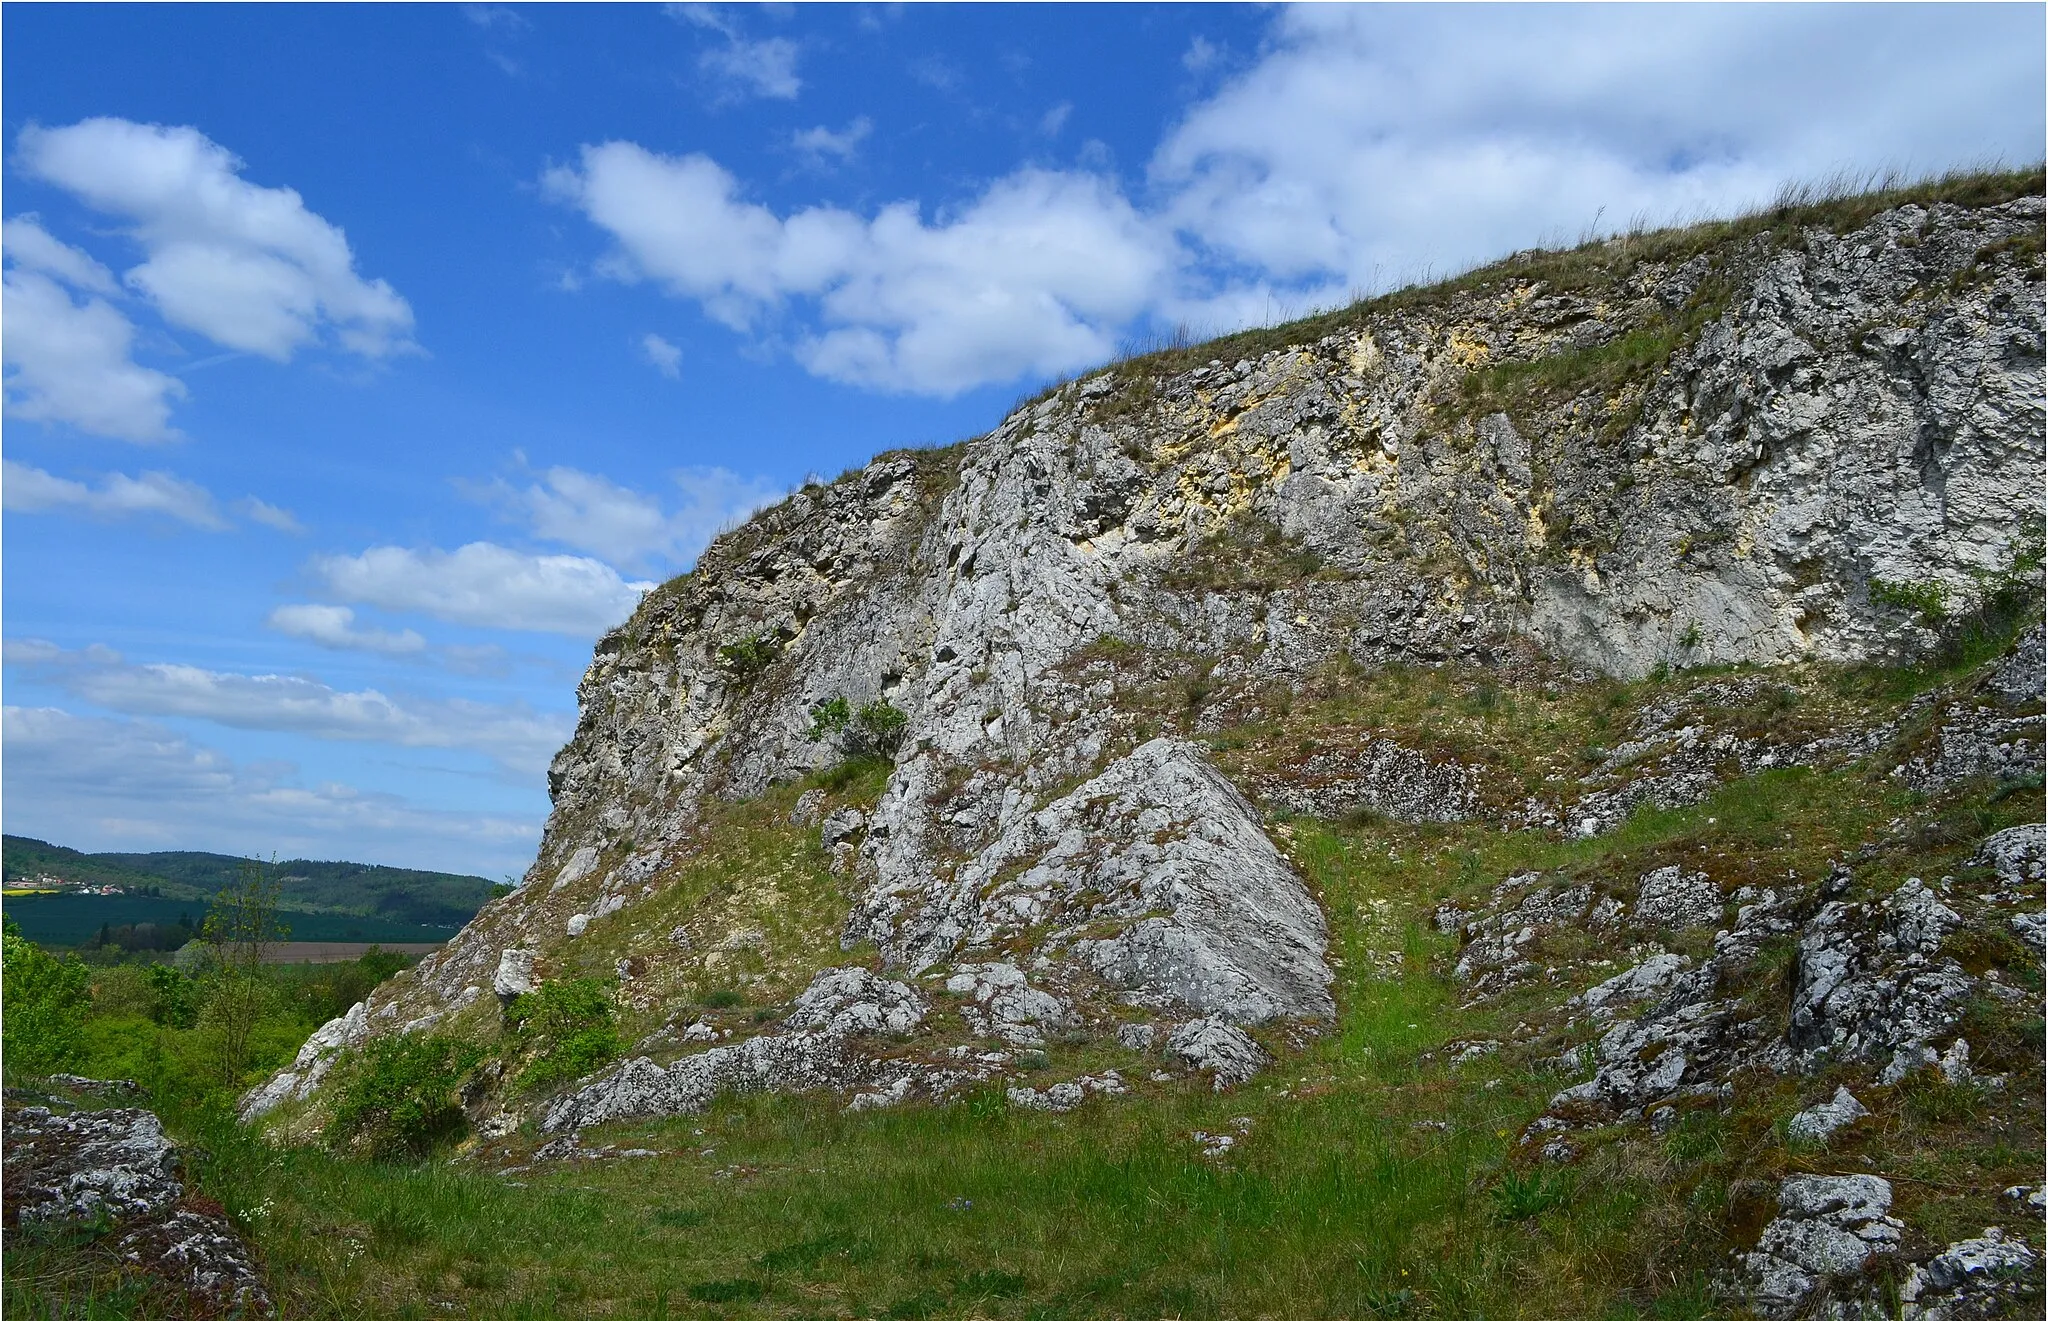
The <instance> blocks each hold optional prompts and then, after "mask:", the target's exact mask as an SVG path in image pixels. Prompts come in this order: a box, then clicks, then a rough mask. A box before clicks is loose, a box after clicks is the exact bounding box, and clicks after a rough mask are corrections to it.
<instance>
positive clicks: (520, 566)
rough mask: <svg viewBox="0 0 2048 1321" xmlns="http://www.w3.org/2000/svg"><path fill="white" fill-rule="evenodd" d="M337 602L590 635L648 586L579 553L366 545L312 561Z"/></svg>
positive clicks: (488, 545) (484, 544) (485, 545)
mask: <svg viewBox="0 0 2048 1321" xmlns="http://www.w3.org/2000/svg"><path fill="white" fill-rule="evenodd" d="M311 568H312V571H313V574H314V576H315V577H317V578H318V579H319V580H320V582H321V584H322V586H324V587H325V588H326V590H327V591H328V592H329V593H331V594H332V595H334V596H337V597H339V598H341V599H342V600H344V601H353V602H357V603H359V604H363V605H374V606H378V607H380V608H382V609H385V610H392V611H412V612H417V613H419V614H424V615H430V616H432V617H434V618H436V619H444V620H447V621H449V622H450V623H456V624H470V625H474V626H476V627H479V628H505V629H517V630H523V631H529V632H537V633H564V634H567V635H569V636H571V637H578V638H592V637H596V636H597V635H598V634H600V633H602V632H604V631H605V630H606V629H608V628H611V627H612V626H614V625H616V624H618V623H620V622H621V621H622V620H624V619H625V618H626V616H627V615H629V614H631V613H632V612H633V608H634V607H635V606H636V605H638V604H639V603H640V597H641V596H642V595H643V594H644V593H646V592H648V591H649V590H651V589H652V588H653V587H654V584H653V583H651V582H627V581H626V580H625V579H623V578H621V577H620V576H619V574H618V571H617V570H615V569H613V568H612V567H611V566H610V565H608V564H605V563H603V562H601V561H598V560H594V559H590V558H588V557H586V556H582V555H530V554H527V553H525V552H523V551H517V550H512V549H510V548H509V547H505V546H499V545H496V544H494V543H492V542H488V541H473V542H471V543H469V544H468V545H466V546H462V547H460V548H458V549H456V550H452V551H444V550H411V549H408V548H406V547H403V546H372V547H371V548H370V549H368V550H366V551H364V552H363V553H362V554H360V555H323V556H320V557H318V558H316V559H315V560H314V561H313V563H312V566H311Z"/></svg>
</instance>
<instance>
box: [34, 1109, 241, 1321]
mask: <svg viewBox="0 0 2048 1321" xmlns="http://www.w3.org/2000/svg"><path fill="white" fill-rule="evenodd" d="M85 1081H87V1082H91V1081H92V1080H91V1079H86V1080H85ZM5 1147H6V1169H7V1210H8V1219H9V1220H10V1221H13V1222H16V1223H21V1224H39V1223H41V1224H50V1223H69V1224H74V1225H85V1226H93V1225H105V1226H109V1227H110V1228H109V1229H108V1238H107V1240H106V1241H108V1242H110V1244H111V1247H112V1250H113V1252H114V1254H115V1255H116V1256H118V1257H119V1258H120V1259H122V1260H123V1261H125V1262H128V1263H130V1264H131V1265H133V1266H134V1267H136V1268H137V1269H139V1270H141V1271H143V1272H145V1273H147V1274H148V1275H151V1276H154V1277H156V1278H157V1279H159V1280H162V1281H164V1282H165V1284H166V1285H168V1286H169V1287H170V1288H171V1289H173V1290H175V1291H176V1292H177V1293H178V1294H180V1295H182V1296H183V1298H184V1299H185V1305H184V1308H183V1309H182V1311H181V1314H184V1315H219V1314H223V1313H229V1312H233V1313H236V1314H239V1315H243V1316H269V1315H270V1314H271V1312H272V1310H273V1309H272V1306H271V1302H270V1296H269V1293H268V1291H267V1290H266V1289H265V1288H264V1285H263V1280H262V1277H261V1276H260V1275H259V1274H258V1273H257V1270H256V1266H255V1260H254V1258H253V1257H252V1255H251V1254H250V1252H249V1248H248V1245H247V1244H246V1243H244V1242H243V1241H242V1237H241V1235H240V1234H239V1233H237V1232H236V1230H235V1227H234V1225H233V1224H232V1223H230V1222H229V1220H228V1219H227V1217H226V1216H225V1215H224V1214H223V1213H222V1212H221V1210H220V1208H219V1207H218V1206H217V1205H215V1204H213V1203H211V1202H209V1201H207V1200H206V1199H204V1198H200V1197H197V1196H194V1195H192V1194H190V1193H188V1191H187V1190H186V1187H185V1184H184V1182H183V1180H182V1179H181V1178H180V1163H179V1157H178V1149H177V1147H176V1145H175V1144H174V1143H172V1142H171V1141H170V1139H169V1138H167V1137H165V1136H164V1130H163V1125H162V1124H161V1123H159V1122H158V1120H157V1117H156V1116H155V1115H153V1114H151V1113H150V1112H149V1111H147V1110H140V1109H134V1108H123V1109H111V1110H87V1111H79V1112H77V1113H74V1114H68V1115H66V1114H55V1113H53V1112H52V1111H51V1110H50V1109H49V1108H47V1107H44V1106H20V1107H14V1106H10V1107H8V1110H7V1116H6V1126H5Z"/></svg>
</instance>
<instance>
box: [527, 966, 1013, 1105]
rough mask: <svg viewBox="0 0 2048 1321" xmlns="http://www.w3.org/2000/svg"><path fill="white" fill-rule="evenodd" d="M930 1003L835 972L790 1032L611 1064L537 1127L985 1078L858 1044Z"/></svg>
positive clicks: (936, 1089) (899, 1094)
mask: <svg viewBox="0 0 2048 1321" xmlns="http://www.w3.org/2000/svg"><path fill="white" fill-rule="evenodd" d="M928 1008H929V1005H928V1003H927V1001H926V1000H925V998H924V996H923V995H921V994H920V993H919V992H918V990H917V988H916V987H913V986H909V985H906V984H905V983H903V982H897V981H891V980H889V979H887V978H883V977H877V976H875V975H874V974H873V973H872V972H869V971H868V970H867V969H866V968H835V969H832V970H830V971H827V972H823V973H820V974H819V975H818V977H817V978H816V980H814V981H813V982H812V983H811V985H810V987H809V989H807V990H806V991H805V992H804V993H803V994H802V995H800V996H798V997H797V1000H796V1005H795V1008H794V1009H793V1010H792V1012H791V1013H790V1014H789V1016H788V1018H787V1019H786V1020H785V1023H784V1025H785V1027H786V1028H787V1029H788V1030H787V1031H783V1032H777V1033H772V1034H768V1035H763V1036H758V1037H749V1038H747V1039H746V1040H744V1041H739V1042H735V1043H734V1044H732V1045H730V1046H715V1047H713V1048H712V1049H710V1050H707V1051H704V1052H702V1053H700V1054H696V1055H685V1056H684V1057H683V1058H682V1059H680V1060H677V1061H676V1062H675V1063H674V1064H672V1065H669V1066H668V1067H666V1068H664V1067H662V1066H661V1065H658V1064H656V1063H655V1062H654V1061H653V1060H651V1059H649V1058H647V1057H646V1056H638V1057H636V1058H634V1059H630V1060H627V1061H626V1062H624V1063H623V1064H618V1065H614V1066H613V1067H611V1068H609V1069H607V1070H605V1071H604V1072H603V1073H600V1074H599V1075H597V1077H596V1078H595V1079H593V1080H592V1081H591V1082H589V1083H588V1084H586V1085H585V1086H583V1087H580V1088H578V1089H577V1090H576V1091H574V1092H572V1093H570V1094H569V1095H567V1096H564V1097H562V1098H561V1099H559V1100H558V1101H556V1102H555V1103H554V1104H552V1105H550V1106H549V1107H548V1108H547V1110H546V1111H545V1112H544V1113H543V1115H542V1117H541V1129H542V1131H543V1132H548V1133H563V1132H568V1131H571V1130H574V1129H578V1128H585V1127H588V1126H589V1125H592V1124H602V1123H607V1122H609V1121H611V1120H615V1119H638V1118H646V1117H649V1116H655V1115H681V1114H693V1113H695V1112H696V1111H699V1110H702V1109H703V1108H704V1107H706V1106H708V1105H710V1104H711V1102H712V1101H713V1100H714V1099H716V1098H717V1097H718V1095H719V1094H720V1093H721V1092H748V1091H784V1092H803V1091H817V1090H827V1089H829V1090H837V1091H843V1092H862V1093H869V1092H879V1093H881V1094H882V1095H884V1096H890V1097H892V1098H893V1099H902V1098H903V1097H905V1096H907V1095H908V1094H909V1092H910V1089H911V1088H912V1087H913V1086H916V1087H918V1088H919V1089H920V1091H921V1093H922V1094H924V1095H927V1096H930V1095H934V1094H938V1095H943V1094H944V1093H945V1092H947V1091H948V1090H950V1089H951V1088H953V1087H956V1086H958V1085H959V1084H960V1083H961V1082H962V1081H964V1080H966V1079H968V1078H970V1077H978V1076H981V1075H980V1074H977V1073H975V1072H974V1071H973V1070H971V1069H952V1070H941V1069H935V1068H931V1067H928V1066H923V1065H920V1064H919V1063H918V1062H917V1061H915V1060H892V1059H889V1058H886V1057H884V1056H881V1055H880V1054H878V1053H877V1052H874V1051H871V1050H868V1049H864V1048H863V1043H861V1042H860V1041H859V1040H857V1039H858V1038H862V1037H870V1036H873V1035H875V1034H880V1033H898V1034H900V1033H907V1032H909V1031H911V1030H912V1029H913V1028H915V1027H916V1026H917V1025H918V1024H919V1023H921V1022H922V1021H923V1020H924V1016H925V1014H926V1012H927V1011H928ZM870 1104H872V1103H870Z"/></svg>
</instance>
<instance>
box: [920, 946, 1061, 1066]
mask: <svg viewBox="0 0 2048 1321" xmlns="http://www.w3.org/2000/svg"><path fill="white" fill-rule="evenodd" d="M946 990H947V992H948V993H950V994H952V995H956V996H961V997H964V998H965V999H966V1001H967V1003H966V1004H963V1005H962V1006H961V1007H960V1016H961V1017H962V1018H963V1019H965V1020H966V1022H967V1028H968V1030H969V1031H970V1032H973V1033H975V1034H976V1035H977V1036H985V1037H986V1036H994V1037H1001V1038H1002V1039H1003V1040H1005V1041H1007V1042H1009V1043H1010V1044H1011V1045H1015V1046H1038V1045H1043V1044H1044V1043H1045V1033H1046V1032H1047V1031H1048V1030H1051V1029H1056V1028H1059V1027H1063V1026H1065V1025H1066V1024H1067V1023H1069V1022H1071V1021H1073V1018H1074V1015H1073V1012H1072V1011H1071V1010H1070V1009H1068V1007H1067V1006H1066V1005H1065V1004H1064V1003H1062V1002H1061V1001H1060V1000H1059V999H1058V998H1057V997H1055V996H1051V995H1048V994H1046V993H1045V992H1044V991H1040V990H1036V989H1034V988H1033V987H1032V986H1031V984H1030V983H1029V981H1027V980H1026V978H1025V976H1024V973H1023V970H1021V969H1020V968H1018V967H1017V966H1016V965H1015V964H1011V963H964V964H961V965H960V968H959V971H957V972H955V973H954V974H953V975H952V976H951V977H948V978H947V979H946Z"/></svg>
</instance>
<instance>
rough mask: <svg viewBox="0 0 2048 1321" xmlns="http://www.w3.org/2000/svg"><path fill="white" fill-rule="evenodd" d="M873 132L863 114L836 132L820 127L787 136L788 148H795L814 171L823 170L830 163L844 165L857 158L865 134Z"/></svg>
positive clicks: (872, 123) (864, 139)
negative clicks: (834, 162)
mask: <svg viewBox="0 0 2048 1321" xmlns="http://www.w3.org/2000/svg"><path fill="white" fill-rule="evenodd" d="M874 131H875V125H874V122H873V121H872V120H870V119H869V118H868V117H867V116H866V115H862V116H860V117H859V118H858V119H855V120H854V121H853V122H852V123H850V124H848V125H847V126H846V127H845V128H843V129H840V130H839V131H838V132H836V133H835V132H833V131H832V130H831V129H829V128H826V127H825V126H824V125H823V124H820V125H818V126H817V127H816V128H807V129H804V130H803V131H802V132H800V133H795V134H792V135H791V136H790V140H789V145H790V146H792V147H794V148H796V152H797V154H798V155H799V156H801V157H803V158H804V161H805V163H806V164H808V165H810V166H811V167H812V168H813V169H824V168H826V167H827V166H828V165H830V164H832V162H833V161H837V162H838V163H839V164H841V165H844V164H846V163H847V162H848V161H851V160H852V159H853V158H854V157H855V156H858V155H859V154H860V144H861V143H863V142H865V141H867V139H868V135H869V134H870V133H873V132H874ZM828 157H829V158H831V159H830V160H828V159H827V158H828Z"/></svg>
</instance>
